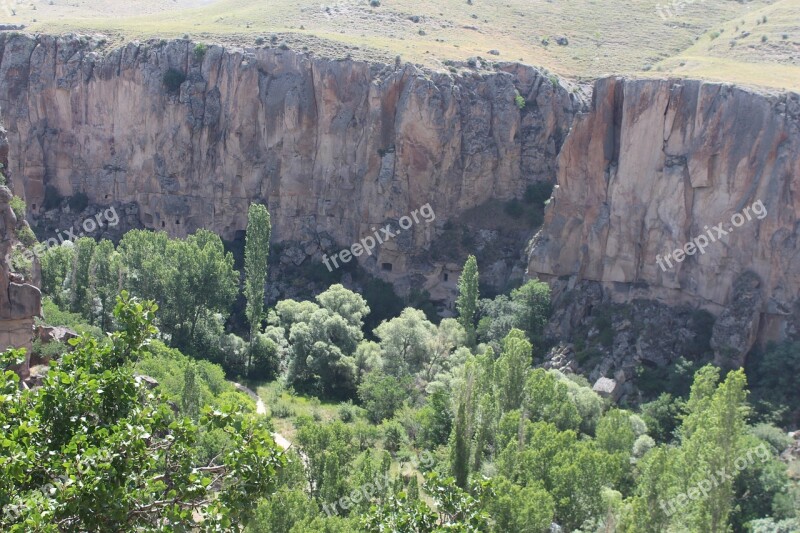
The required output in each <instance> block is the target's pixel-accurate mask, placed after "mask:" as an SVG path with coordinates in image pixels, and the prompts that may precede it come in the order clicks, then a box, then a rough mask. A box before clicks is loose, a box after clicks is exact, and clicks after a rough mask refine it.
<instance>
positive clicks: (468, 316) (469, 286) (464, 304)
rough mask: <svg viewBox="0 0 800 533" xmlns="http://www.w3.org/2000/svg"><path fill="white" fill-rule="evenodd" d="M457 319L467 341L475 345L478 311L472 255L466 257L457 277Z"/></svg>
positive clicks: (476, 286) (474, 266)
mask: <svg viewBox="0 0 800 533" xmlns="http://www.w3.org/2000/svg"><path fill="white" fill-rule="evenodd" d="M456 310H457V311H458V321H459V322H460V323H461V325H462V326H463V327H464V330H466V332H467V343H468V344H469V345H470V346H474V345H475V315H476V313H477V311H478V261H477V260H476V259H475V256H474V255H470V256H469V257H467V262H466V263H464V270H463V271H462V272H461V277H459V278H458V299H457V300H456Z"/></svg>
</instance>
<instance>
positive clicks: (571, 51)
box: [0, 0, 800, 88]
mask: <svg viewBox="0 0 800 533" xmlns="http://www.w3.org/2000/svg"><path fill="white" fill-rule="evenodd" d="M3 4H7V5H9V6H10V5H12V4H16V6H15V7H14V9H15V12H16V14H15V15H14V16H11V17H4V18H5V20H6V21H8V22H13V23H24V24H27V25H28V26H29V29H30V30H32V31H42V32H66V31H80V32H92V33H94V32H102V33H105V34H107V35H108V36H109V37H110V40H111V42H112V43H117V42H120V41H123V40H130V39H142V38H150V37H181V36H183V35H186V34H188V35H189V36H190V37H191V38H192V39H194V40H199V41H208V42H223V43H228V44H232V43H236V44H244V45H255V43H256V42H258V43H261V42H265V44H266V45H270V35H271V34H278V40H277V42H275V43H273V44H272V45H273V46H274V45H275V44H279V43H280V42H283V41H286V42H287V43H288V44H289V45H290V46H292V47H298V48H299V47H302V46H308V47H309V49H312V50H316V51H319V49H320V47H322V51H323V53H325V54H330V55H335V56H341V57H344V56H346V55H348V54H350V55H352V56H354V57H360V58H368V59H378V58H379V59H383V60H392V59H393V58H394V57H395V56H396V55H400V56H401V58H402V59H403V60H404V61H412V62H415V63H421V64H424V65H426V66H429V67H434V68H437V67H438V68H446V65H445V62H446V61H447V60H458V61H464V60H466V59H468V58H470V57H474V56H482V57H484V58H491V59H498V60H509V61H523V62H525V63H530V64H535V65H541V66H544V67H546V68H548V69H550V70H553V71H555V72H557V73H559V74H562V75H565V76H571V77H575V78H594V77H597V76H601V75H605V74H630V75H637V74H645V75H648V76H652V75H653V74H654V73H655V72H658V73H659V74H657V75H665V76H666V75H672V74H677V75H685V76H693V77H706V78H713V79H721V80H728V81H735V82H738V83H743V84H750V85H762V86H769V87H778V88H784V87H786V88H800V74H799V73H798V69H800V65H799V64H798V61H800V60H798V57H800V50H798V43H800V0H751V1H744V0H742V1H741V2H740V1H737V0H681V1H680V2H678V1H677V0H675V1H673V0H661V1H657V0H638V1H636V2H629V1H627V0H435V1H430V2H424V3H423V2H419V1H418V0H380V1H379V2H378V1H377V0H296V1H292V2H288V1H286V0H170V1H163V0H139V1H136V2H132V1H130V0H33V2H29V1H26V2H19V1H16V0H0V6H2V5H3ZM764 17H766V21H764ZM34 20H35V22H34ZM757 21H760V22H757ZM742 32H749V34H748V35H743V34H742ZM764 35H766V36H767V37H766V39H767V40H766V41H763V40H762V39H763V36H764ZM562 37H563V38H566V44H559V40H560V38H562ZM256 39H258V41H256ZM733 39H735V44H734V45H731V44H730V42H731V41H732V40H733ZM262 40H263V41H262ZM561 42H562V43H564V41H563V40H561ZM490 51H492V52H491V53H490Z"/></svg>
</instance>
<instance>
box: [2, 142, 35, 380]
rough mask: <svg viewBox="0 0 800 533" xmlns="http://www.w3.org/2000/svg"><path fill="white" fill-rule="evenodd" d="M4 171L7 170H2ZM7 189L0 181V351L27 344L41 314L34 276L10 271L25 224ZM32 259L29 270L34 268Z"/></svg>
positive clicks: (5, 146)
mask: <svg viewBox="0 0 800 533" xmlns="http://www.w3.org/2000/svg"><path fill="white" fill-rule="evenodd" d="M0 163H2V164H3V165H4V166H5V165H6V164H7V163H8V143H7V142H6V134H5V130H4V129H2V127H0ZM4 174H7V173H6V172H5V171H4ZM11 197H12V195H11V191H10V190H9V189H8V188H7V187H5V186H3V185H0V351H5V350H6V348H8V347H9V346H12V347H15V348H19V347H26V348H30V347H31V339H32V337H33V322H34V317H37V316H41V314H42V305H41V299H42V295H41V293H40V292H39V289H38V288H37V287H36V286H35V285H34V284H33V283H32V281H35V280H27V279H22V278H21V276H20V275H19V274H18V273H14V272H12V268H11V255H12V252H13V250H14V248H16V247H18V246H19V245H20V243H19V240H18V239H17V231H18V229H19V228H21V227H23V226H25V225H27V223H26V222H25V221H24V220H17V216H16V215H15V214H14V211H13V210H12V209H11V205H10V204H9V203H10V201H11ZM36 267H37V264H36V260H35V259H34V265H33V270H34V272H36ZM27 357H28V359H26V360H25V362H24V363H23V364H22V366H21V367H19V368H18V369H17V370H18V371H19V373H20V374H21V375H22V377H27V374H28V364H29V360H30V359H29V358H30V351H28V355H27Z"/></svg>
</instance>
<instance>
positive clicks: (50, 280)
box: [39, 246, 75, 305]
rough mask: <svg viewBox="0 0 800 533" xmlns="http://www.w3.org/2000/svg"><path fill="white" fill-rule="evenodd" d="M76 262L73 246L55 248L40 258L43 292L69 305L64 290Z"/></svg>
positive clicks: (46, 251) (48, 250) (49, 249)
mask: <svg viewBox="0 0 800 533" xmlns="http://www.w3.org/2000/svg"><path fill="white" fill-rule="evenodd" d="M74 260H75V248H74V247H72V246H53V247H51V248H48V249H47V250H45V252H44V253H43V254H42V255H41V256H40V257H39V263H40V264H41V267H42V292H43V293H44V294H46V295H49V296H51V297H52V298H53V300H54V301H55V302H57V303H59V304H64V305H66V304H67V303H68V299H67V298H66V297H65V295H64V290H65V289H66V285H65V283H66V280H67V276H69V274H70V272H71V271H72V262H73V261H74Z"/></svg>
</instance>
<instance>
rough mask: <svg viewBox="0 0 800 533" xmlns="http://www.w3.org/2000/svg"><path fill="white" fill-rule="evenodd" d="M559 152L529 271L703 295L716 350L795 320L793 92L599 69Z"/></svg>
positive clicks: (612, 286) (798, 111) (733, 348)
mask: <svg viewBox="0 0 800 533" xmlns="http://www.w3.org/2000/svg"><path fill="white" fill-rule="evenodd" d="M558 162H559V169H558V186H557V188H556V190H555V192H554V196H553V198H552V200H551V203H550V205H549V207H548V210H547V212H546V215H545V225H544V228H543V230H542V231H541V232H540V233H539V234H538V235H537V236H536V238H535V239H534V246H533V248H532V251H531V254H530V260H529V275H538V276H540V277H542V278H545V279H550V280H554V284H555V286H556V287H558V288H559V290H568V289H569V288H571V287H574V286H575V284H577V283H580V282H599V283H600V285H601V286H602V288H603V289H604V293H605V296H604V297H605V298H607V299H609V300H611V301H614V302H630V301H633V300H634V299H637V298H647V299H653V300H657V301H660V302H663V303H666V304H670V305H676V304H683V303H687V304H690V305H693V306H701V307H704V308H706V309H708V310H710V311H712V312H713V313H714V314H715V315H719V319H718V320H717V323H716V324H715V326H714V336H713V338H712V340H711V344H712V347H713V348H714V349H715V350H716V352H717V356H718V358H721V357H722V358H724V357H732V358H734V359H735V360H738V361H739V362H740V361H741V357H742V355H743V353H745V352H746V351H747V350H748V349H749V348H750V347H751V346H752V344H753V342H755V340H756V339H757V338H759V337H760V338H762V339H776V338H784V337H786V336H796V335H797V334H798V333H800V330H798V329H797V324H795V320H796V318H795V317H794V316H793V315H795V316H796V313H795V311H796V309H797V304H798V296H799V294H798V293H799V291H800V261H799V260H800V248H799V247H798V242H797V238H798V220H800V196H798V193H799V192H800V95H798V94H796V93H789V94H781V95H774V96H771V95H761V94H756V93H753V92H750V91H748V90H744V89H738V88H732V87H730V86H727V85H721V84H715V83H703V82H699V81H674V80H672V81H666V80H665V81H655V80H637V81H632V80H622V79H614V78H611V79H604V80H600V81H598V82H597V83H596V85H595V88H594V92H593V102H592V105H591V110H590V111H589V112H588V113H586V114H581V115H580V116H578V117H576V120H575V123H574V125H573V129H572V131H571V133H570V135H569V137H568V138H567V140H566V142H565V144H564V146H563V148H562V150H561V153H560V155H559V160H558ZM719 230H721V231H722V232H723V233H722V234H720V231H719ZM701 236H705V237H706V238H705V241H704V240H703V239H702V237H701ZM690 242H691V243H693V244H694V245H695V246H694V247H692V246H689V247H686V243H690ZM701 246H702V248H703V250H702V253H700V249H699V248H700V247H701ZM677 249H683V253H682V254H681V253H678V254H676V253H674V251H675V250H677ZM657 256H659V257H658V258H657ZM665 256H666V257H668V258H669V261H666V260H665V259H664V258H665ZM659 261H660V264H659ZM662 265H663V267H662ZM555 278H560V281H559V282H556V281H555Z"/></svg>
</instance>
